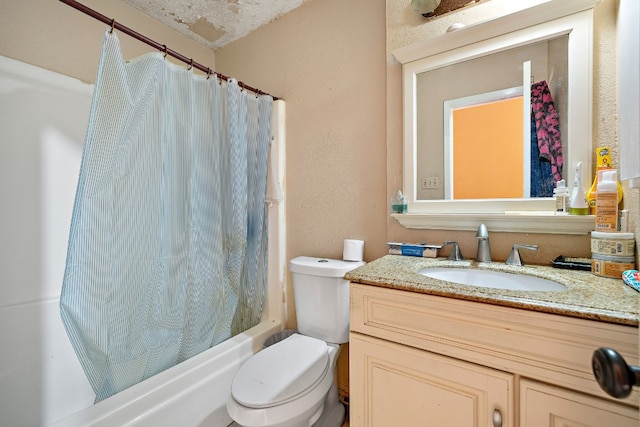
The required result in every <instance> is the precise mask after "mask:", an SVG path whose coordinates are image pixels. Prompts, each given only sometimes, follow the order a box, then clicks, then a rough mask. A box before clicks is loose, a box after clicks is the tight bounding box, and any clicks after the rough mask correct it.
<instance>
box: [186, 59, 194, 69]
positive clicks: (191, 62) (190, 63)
mask: <svg viewBox="0 0 640 427" xmlns="http://www.w3.org/2000/svg"><path fill="white" fill-rule="evenodd" d="M192 68H193V58H191V59H190V60H189V68H187V70H190V69H192Z"/></svg>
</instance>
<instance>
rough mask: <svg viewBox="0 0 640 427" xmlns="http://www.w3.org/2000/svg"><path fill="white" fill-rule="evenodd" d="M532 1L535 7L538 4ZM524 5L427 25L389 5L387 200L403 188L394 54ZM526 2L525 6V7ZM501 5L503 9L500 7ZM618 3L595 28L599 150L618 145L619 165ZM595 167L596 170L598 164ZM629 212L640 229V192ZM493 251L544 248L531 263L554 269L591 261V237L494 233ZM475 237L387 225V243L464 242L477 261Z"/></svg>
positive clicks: (611, 1)
mask: <svg viewBox="0 0 640 427" xmlns="http://www.w3.org/2000/svg"><path fill="white" fill-rule="evenodd" d="M535 1H536V0H532V1H530V2H527V4H529V3H531V4H532V3H534V2H535ZM518 3H520V2H512V1H506V0H505V1H503V0H491V1H489V2H486V3H482V4H480V5H478V6H474V7H472V8H469V9H463V10H461V11H459V12H454V13H451V14H448V15H444V16H442V17H440V18H438V19H435V20H433V21H431V22H430V23H424V21H421V18H420V17H419V16H416V14H415V13H412V12H411V7H410V5H409V3H408V2H406V1H404V0H388V1H387V165H388V166H387V197H391V195H392V194H394V193H395V192H396V191H397V190H398V189H399V188H402V147H401V145H400V143H399V141H401V140H402V93H401V89H402V86H401V85H402V68H401V65H400V64H399V63H398V62H397V61H395V59H394V58H393V56H392V55H391V53H390V52H391V51H392V50H394V49H397V48H399V47H402V46H406V45H409V44H412V43H415V42H416V41H419V40H424V39H426V38H429V37H432V36H434V35H437V34H441V33H443V32H444V31H445V30H446V28H448V27H449V25H451V24H452V23H455V22H461V23H464V24H470V23H473V22H477V21H480V20H485V19H489V18H491V17H495V16H498V15H501V14H504V13H505V12H506V11H507V10H506V9H505V8H503V6H504V7H518V6H517V4H518ZM523 3H524V2H523ZM498 6H499V7H498ZM616 10H617V0H602V1H601V2H600V3H599V4H598V6H597V7H596V9H595V18H594V20H595V25H594V85H593V89H594V90H593V96H594V105H593V146H594V148H595V147H597V146H601V145H610V146H612V151H613V161H614V163H617V159H618V150H617V133H616V129H617V114H616V110H617V96H616V91H617V84H616V82H617V79H616V65H615V64H616V55H615V49H616V44H615V42H616V40H615V19H616ZM594 167H595V165H594ZM624 205H625V208H627V209H629V210H630V225H631V227H632V230H634V231H635V230H636V228H637V223H638V222H639V221H638V211H639V209H638V190H635V189H634V190H628V189H626V191H625V202H624ZM489 232H490V236H491V249H492V252H493V258H494V259H495V260H505V259H506V258H507V256H508V254H509V251H510V249H511V246H512V245H513V244H514V243H527V244H537V245H540V249H539V250H538V251H537V252H527V253H526V254H525V255H523V256H524V257H525V260H526V261H528V262H530V263H535V264H549V261H550V260H552V259H554V258H555V257H557V256H558V255H565V256H580V257H590V255H591V253H590V242H589V236H588V235H585V236H571V235H545V234H524V233H491V230H489ZM474 236H475V234H474V232H472V231H470V232H462V231H459V232H451V231H422V230H407V229H405V228H403V227H402V226H401V225H400V224H399V223H398V222H396V221H395V220H393V219H392V218H389V219H388V220H387V238H388V239H389V240H390V241H422V240H424V241H427V242H429V243H440V242H442V241H443V240H457V241H459V242H461V249H462V252H463V254H466V256H467V257H470V258H473V257H475V254H476V249H477V248H476V239H475V237H474Z"/></svg>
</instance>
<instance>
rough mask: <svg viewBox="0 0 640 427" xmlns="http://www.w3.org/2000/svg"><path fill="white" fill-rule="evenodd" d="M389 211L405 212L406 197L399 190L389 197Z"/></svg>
mask: <svg viewBox="0 0 640 427" xmlns="http://www.w3.org/2000/svg"><path fill="white" fill-rule="evenodd" d="M391 213H407V198H406V197H404V195H403V194H402V191H400V190H398V193H397V194H396V195H395V196H393V197H392V198H391Z"/></svg>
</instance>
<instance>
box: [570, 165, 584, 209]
mask: <svg viewBox="0 0 640 427" xmlns="http://www.w3.org/2000/svg"><path fill="white" fill-rule="evenodd" d="M582 183H583V173H582V162H578V164H577V165H576V175H575V177H574V180H573V191H572V193H571V201H570V202H569V213H570V214H571V215H589V205H588V204H587V195H586V194H585V192H584V186H583V184H582Z"/></svg>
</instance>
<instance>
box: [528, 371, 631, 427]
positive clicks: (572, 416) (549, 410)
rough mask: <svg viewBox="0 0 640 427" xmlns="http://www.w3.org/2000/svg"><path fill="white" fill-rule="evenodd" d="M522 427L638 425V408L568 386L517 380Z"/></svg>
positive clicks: (615, 426)
mask: <svg viewBox="0 0 640 427" xmlns="http://www.w3.org/2000/svg"><path fill="white" fill-rule="evenodd" d="M520 418H521V420H520V426H521V427H547V426H549V427H551V426H553V427H604V426H611V427H638V425H640V424H639V422H638V420H639V418H638V409H637V408H630V407H629V406H626V405H622V404H619V403H615V402H611V401H609V400H605V399H600V398H597V397H592V396H587V395H584V394H581V393H577V392H574V391H570V390H565V389H562V388H558V387H553V386H550V385H546V384H540V383H537V382H535V381H531V380H521V381H520Z"/></svg>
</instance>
